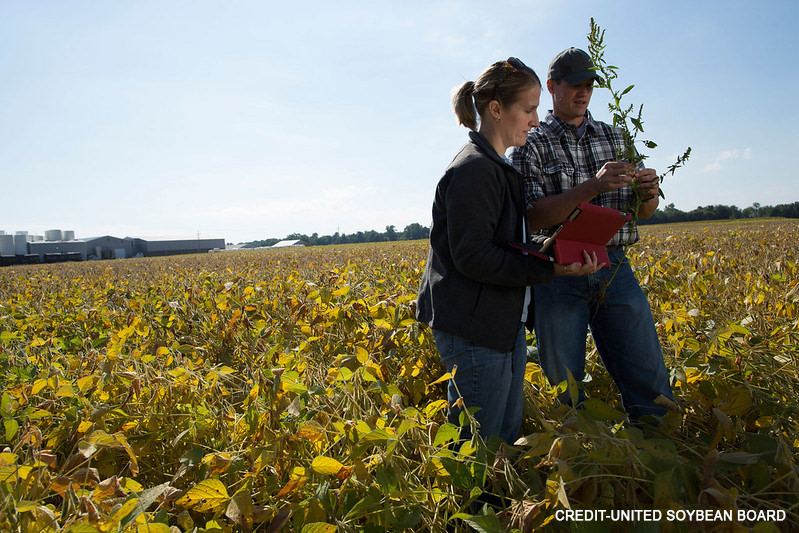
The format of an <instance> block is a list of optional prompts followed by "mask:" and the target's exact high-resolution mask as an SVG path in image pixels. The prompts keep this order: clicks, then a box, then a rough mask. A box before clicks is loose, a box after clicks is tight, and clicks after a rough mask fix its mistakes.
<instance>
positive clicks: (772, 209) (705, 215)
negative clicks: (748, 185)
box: [638, 202, 799, 225]
mask: <svg viewBox="0 0 799 533" xmlns="http://www.w3.org/2000/svg"><path fill="white" fill-rule="evenodd" d="M765 217H777V218H799V202H794V203H792V204H779V205H775V206H770V205H766V206H762V205H760V204H759V203H757V202H755V203H753V204H752V205H751V206H750V207H746V208H744V209H741V208H739V207H736V206H734V205H708V206H699V207H697V208H696V209H694V210H692V211H688V212H685V211H680V210H679V209H677V208H675V207H674V204H669V205H667V206H666V207H663V208H661V209H658V210H657V211H655V213H654V214H653V215H652V216H651V217H649V218H648V219H646V220H639V221H638V223H639V224H642V225H643V224H668V223H671V222H695V221H701V220H732V219H737V218H765Z"/></svg>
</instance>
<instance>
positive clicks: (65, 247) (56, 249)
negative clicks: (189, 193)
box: [0, 230, 225, 265]
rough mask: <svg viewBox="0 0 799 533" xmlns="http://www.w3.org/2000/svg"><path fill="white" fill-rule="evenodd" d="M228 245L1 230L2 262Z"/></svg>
mask: <svg viewBox="0 0 799 533" xmlns="http://www.w3.org/2000/svg"><path fill="white" fill-rule="evenodd" d="M224 248H225V239H223V238H205V239H200V238H186V239H175V238H150V239H142V238H133V237H124V238H119V237H113V236H111V235H104V236H102V237H91V238H88V239H76V238H75V232H74V231H71V230H70V231H61V230H47V231H46V232H45V234H44V236H43V237H42V236H37V235H30V234H28V232H26V231H18V232H16V233H15V234H14V235H10V234H6V232H5V231H0V265H11V264H20V263H53V262H61V261H86V260H90V259H124V258H128V257H142V256H143V257H148V256H160V255H177V254H196V253H205V252H209V251H211V250H214V249H224Z"/></svg>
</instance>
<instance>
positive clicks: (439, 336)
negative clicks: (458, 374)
mask: <svg viewBox="0 0 799 533" xmlns="http://www.w3.org/2000/svg"><path fill="white" fill-rule="evenodd" d="M433 339H434V340H435V342H436V349H437V350H438V355H440V356H441V359H442V360H444V358H446V357H448V356H449V355H452V352H453V351H454V350H455V339H454V338H453V336H452V335H450V334H449V333H445V332H443V331H438V330H433Z"/></svg>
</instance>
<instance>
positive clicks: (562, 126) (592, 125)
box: [544, 110, 596, 138]
mask: <svg viewBox="0 0 799 533" xmlns="http://www.w3.org/2000/svg"><path fill="white" fill-rule="evenodd" d="M544 124H546V125H547V127H548V128H549V129H550V130H551V131H552V133H553V134H554V135H555V137H557V138H560V137H562V136H564V135H565V134H566V132H567V131H574V132H576V131H577V126H575V125H573V124H569V123H568V122H566V121H565V120H562V119H560V118H558V117H556V116H555V113H553V112H552V110H550V111H549V112H548V113H547V116H546V117H545V118H544ZM585 127H586V129H587V130H588V129H590V130H591V132H592V133H593V132H594V131H595V130H596V122H595V121H594V117H592V116H591V112H590V111H588V110H586V111H585Z"/></svg>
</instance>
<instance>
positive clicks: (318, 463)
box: [311, 455, 344, 475]
mask: <svg viewBox="0 0 799 533" xmlns="http://www.w3.org/2000/svg"><path fill="white" fill-rule="evenodd" d="M311 468H312V469H313V471H314V472H316V473H317V474H324V475H327V474H332V475H335V474H338V472H339V470H341V469H342V468H344V465H343V464H341V463H340V462H338V461H337V460H335V459H333V458H331V457H323V456H321V455H320V456H318V457H314V460H313V462H312V463H311Z"/></svg>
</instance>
